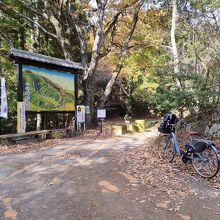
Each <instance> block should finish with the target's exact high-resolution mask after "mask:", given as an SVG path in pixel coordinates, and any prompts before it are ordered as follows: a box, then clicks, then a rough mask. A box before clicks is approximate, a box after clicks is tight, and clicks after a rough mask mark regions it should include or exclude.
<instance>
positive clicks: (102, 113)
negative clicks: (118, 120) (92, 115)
mask: <svg viewBox="0 0 220 220" xmlns="http://www.w3.org/2000/svg"><path fill="white" fill-rule="evenodd" d="M97 118H106V109H97Z"/></svg>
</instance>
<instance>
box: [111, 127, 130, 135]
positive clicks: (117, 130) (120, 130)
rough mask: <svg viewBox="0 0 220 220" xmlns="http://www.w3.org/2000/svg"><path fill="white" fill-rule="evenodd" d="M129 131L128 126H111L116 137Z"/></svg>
mask: <svg viewBox="0 0 220 220" xmlns="http://www.w3.org/2000/svg"><path fill="white" fill-rule="evenodd" d="M126 131H127V128H126V125H111V132H112V134H115V135H123V134H125V133H126Z"/></svg>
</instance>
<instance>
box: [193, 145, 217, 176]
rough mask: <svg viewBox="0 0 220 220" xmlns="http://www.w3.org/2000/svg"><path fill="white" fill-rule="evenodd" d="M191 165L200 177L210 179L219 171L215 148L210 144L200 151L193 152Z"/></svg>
mask: <svg viewBox="0 0 220 220" xmlns="http://www.w3.org/2000/svg"><path fill="white" fill-rule="evenodd" d="M193 158H194V159H192V165H193V168H194V169H195V171H196V172H197V173H198V174H199V175H200V176H202V177H204V178H207V179H211V178H213V177H214V176H215V175H216V174H217V173H218V171H219V161H218V155H217V153H216V150H215V148H214V147H213V146H212V145H210V146H208V147H207V148H206V149H205V150H204V151H203V152H201V153H194V154H193Z"/></svg>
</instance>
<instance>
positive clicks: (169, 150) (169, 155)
mask: <svg viewBox="0 0 220 220" xmlns="http://www.w3.org/2000/svg"><path fill="white" fill-rule="evenodd" d="M160 157H161V159H163V160H164V161H166V162H168V163H171V162H172V161H173V159H174V157H175V154H174V153H173V142H172V139H171V138H170V137H167V138H166V140H165V142H163V145H162V146H161V150H160Z"/></svg>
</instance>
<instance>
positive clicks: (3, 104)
mask: <svg viewBox="0 0 220 220" xmlns="http://www.w3.org/2000/svg"><path fill="white" fill-rule="evenodd" d="M0 117H3V118H7V117H8V104H7V95H6V89H5V78H4V77H1V112H0Z"/></svg>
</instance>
